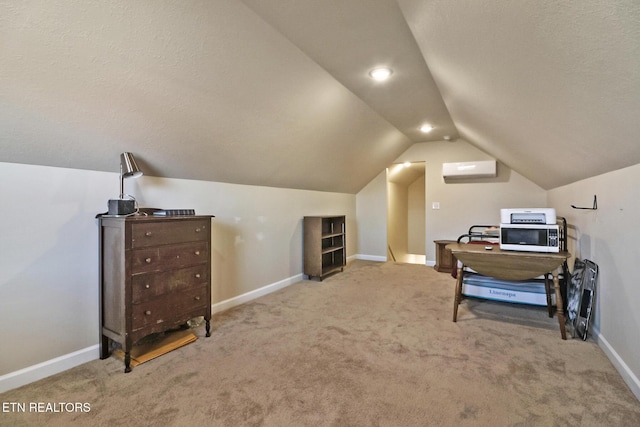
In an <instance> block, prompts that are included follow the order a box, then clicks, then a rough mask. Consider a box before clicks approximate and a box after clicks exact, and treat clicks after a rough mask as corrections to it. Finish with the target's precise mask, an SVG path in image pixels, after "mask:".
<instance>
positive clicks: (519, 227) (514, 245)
mask: <svg viewBox="0 0 640 427" xmlns="http://www.w3.org/2000/svg"><path fill="white" fill-rule="evenodd" d="M500 249H502V250H508V251H527V252H547V253H548V252H560V231H559V226H558V225H557V224H501V225H500Z"/></svg>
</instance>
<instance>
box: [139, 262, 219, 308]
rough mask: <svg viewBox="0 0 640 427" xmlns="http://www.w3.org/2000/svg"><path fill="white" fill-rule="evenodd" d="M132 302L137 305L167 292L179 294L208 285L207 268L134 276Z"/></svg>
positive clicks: (200, 267)
mask: <svg viewBox="0 0 640 427" xmlns="http://www.w3.org/2000/svg"><path fill="white" fill-rule="evenodd" d="M131 283H132V301H133V303H134V304H138V303H139V302H142V301H147V300H149V299H151V298H155V297H157V296H159V295H162V294H165V293H169V292H181V291H183V290H185V289H189V288H196V287H198V286H202V285H207V284H208V283H209V266H208V265H207V264H200V265H196V266H194V267H187V268H181V269H178V270H171V271H163V272H159V273H143V274H136V275H134V276H133V277H132V278H131Z"/></svg>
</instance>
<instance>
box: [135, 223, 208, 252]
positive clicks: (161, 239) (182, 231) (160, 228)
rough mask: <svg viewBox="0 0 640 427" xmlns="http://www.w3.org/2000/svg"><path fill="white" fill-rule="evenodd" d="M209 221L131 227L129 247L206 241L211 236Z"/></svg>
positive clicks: (144, 224)
mask: <svg viewBox="0 0 640 427" xmlns="http://www.w3.org/2000/svg"><path fill="white" fill-rule="evenodd" d="M210 227H211V220H183V221H163V222H149V223H140V224H132V225H131V235H132V240H131V246H132V247H133V248H134V249H135V248H145V247H149V246H157V245H170V244H174V243H186V242H197V241H207V240H209V237H210V235H211V230H210Z"/></svg>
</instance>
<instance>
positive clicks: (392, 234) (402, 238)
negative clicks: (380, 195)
mask: <svg viewBox="0 0 640 427" xmlns="http://www.w3.org/2000/svg"><path fill="white" fill-rule="evenodd" d="M387 197H388V198H389V205H388V206H387V239H388V240H387V243H388V245H389V247H390V248H391V249H390V250H391V251H392V253H393V256H394V257H395V259H396V261H399V262H402V261H404V259H405V255H407V254H408V253H409V243H408V237H409V236H408V234H409V233H408V230H409V227H408V223H409V211H408V208H409V206H408V198H409V188H408V187H407V186H406V185H402V184H398V183H395V182H391V181H389V182H387Z"/></svg>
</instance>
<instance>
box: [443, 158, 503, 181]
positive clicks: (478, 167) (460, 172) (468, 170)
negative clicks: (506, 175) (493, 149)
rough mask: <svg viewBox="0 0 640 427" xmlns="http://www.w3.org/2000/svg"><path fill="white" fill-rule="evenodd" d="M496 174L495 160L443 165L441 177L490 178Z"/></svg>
mask: <svg viewBox="0 0 640 427" xmlns="http://www.w3.org/2000/svg"><path fill="white" fill-rule="evenodd" d="M496 174H497V169H496V161H495V160H481V161H478V162H457V163H443V164H442V177H443V178H444V179H456V178H491V177H495V176H496Z"/></svg>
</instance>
